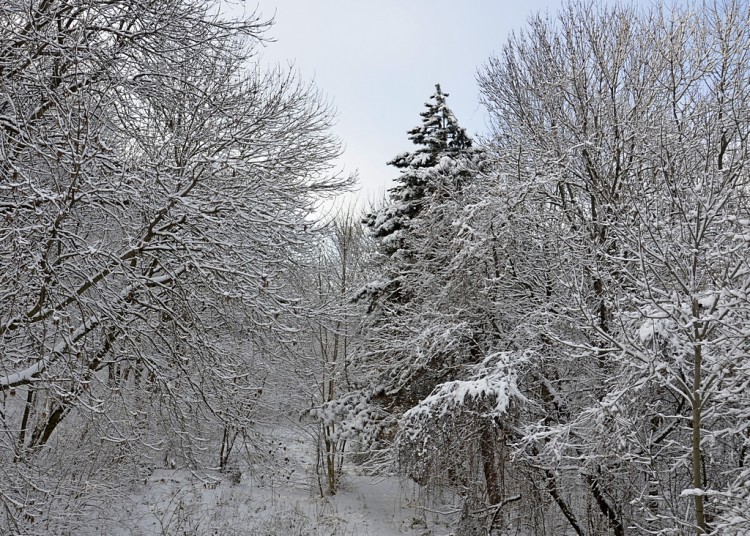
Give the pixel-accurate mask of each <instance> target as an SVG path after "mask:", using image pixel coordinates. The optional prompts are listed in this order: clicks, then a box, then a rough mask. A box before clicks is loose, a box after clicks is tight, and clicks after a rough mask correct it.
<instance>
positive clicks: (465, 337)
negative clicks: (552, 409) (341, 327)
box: [362, 92, 522, 534]
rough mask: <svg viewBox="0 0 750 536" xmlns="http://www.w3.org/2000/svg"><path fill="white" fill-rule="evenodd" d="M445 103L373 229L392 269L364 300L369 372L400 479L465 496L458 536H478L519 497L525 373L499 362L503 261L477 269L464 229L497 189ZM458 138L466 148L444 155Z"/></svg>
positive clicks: (510, 361)
mask: <svg viewBox="0 0 750 536" xmlns="http://www.w3.org/2000/svg"><path fill="white" fill-rule="evenodd" d="M435 99H436V100H437V101H438V102H439V103H440V105H439V106H430V105H428V110H427V112H425V113H423V118H424V125H425V126H424V127H423V128H416V129H413V130H412V131H410V134H411V135H412V139H413V141H419V142H423V143H425V145H423V146H420V147H419V149H418V150H417V151H415V152H414V153H410V154H407V155H405V156H402V157H400V158H399V159H396V162H410V163H411V167H409V168H407V169H406V170H405V171H402V174H401V176H400V177H399V180H400V181H401V183H402V184H400V185H399V186H397V187H396V188H395V189H394V191H393V193H394V198H395V200H394V201H392V202H391V203H389V204H386V206H385V207H383V208H382V209H381V210H380V211H379V212H377V213H376V214H375V215H373V216H372V217H371V218H370V219H369V220H368V224H370V225H371V227H372V228H373V231H374V234H375V236H376V237H377V238H378V239H379V241H380V244H381V248H382V251H383V253H384V255H383V257H384V259H383V263H382V264H383V266H384V269H383V274H382V275H381V278H382V279H381V280H380V281H379V282H377V283H376V284H373V285H371V286H370V287H369V288H366V289H365V290H369V291H371V292H373V293H374V294H375V298H376V299H375V303H374V305H373V311H372V312H371V314H370V318H369V319H368V321H367V324H366V325H367V329H366V333H365V341H366V344H365V348H366V353H365V355H364V356H363V359H362V361H363V363H364V365H365V367H369V369H370V375H371V378H372V384H371V389H372V391H374V392H375V400H376V402H377V403H378V404H379V407H380V408H381V409H386V410H387V411H388V413H389V415H390V418H391V419H392V422H393V423H396V422H397V421H399V420H400V421H401V422H400V424H398V426H396V425H395V424H391V425H386V430H384V433H383V435H384V436H386V437H389V436H390V435H392V434H393V433H396V437H395V443H394V446H395V447H396V449H395V453H396V455H397V461H398V467H399V470H400V471H401V472H402V473H403V474H404V475H406V476H408V477H410V478H412V479H414V480H415V481H417V482H418V483H419V484H420V485H422V486H423V489H425V490H427V491H429V492H430V493H431V494H432V495H433V496H435V497H436V496H437V495H438V494H440V493H442V492H447V493H457V494H459V495H460V496H461V497H462V499H461V502H462V507H461V508H462V509H463V510H464V515H463V518H462V520H461V523H460V528H461V530H463V531H465V533H467V534H468V533H471V532H472V531H474V530H478V529H477V527H478V526H480V525H484V524H490V525H499V524H500V518H501V516H500V515H499V512H500V510H501V509H502V507H503V506H504V505H505V504H507V502H508V499H509V498H511V497H515V496H514V495H510V494H509V493H508V491H509V490H510V487H508V488H507V489H506V488H505V487H504V486H503V484H502V482H501V480H502V478H503V477H502V469H501V466H502V464H503V463H504V461H505V460H506V459H507V451H505V453H504V454H503V450H504V446H503V440H502V437H501V436H502V432H501V430H500V423H499V420H498V419H499V418H500V417H501V416H502V415H505V414H506V412H507V411H508V410H509V408H510V407H511V406H512V399H513V398H514V397H515V396H516V395H517V391H516V389H515V386H514V381H513V373H512V371H511V370H512V368H513V367H514V366H516V365H519V363H515V362H514V361H515V360H514V358H512V357H509V355H508V354H507V353H503V352H501V351H500V348H502V347H503V346H502V345H501V340H502V339H503V334H504V330H505V326H504V325H503V324H504V319H503V318H502V314H501V315H499V316H498V314H497V313H498V311H497V308H496V307H495V304H494V303H493V302H492V292H493V291H492V288H491V287H492V281H493V280H494V279H495V277H496V274H497V271H498V269H499V267H498V263H499V262H500V259H499V257H498V254H499V252H498V251H495V254H494V255H493V254H491V253H489V251H488V250H487V249H482V251H483V252H484V253H488V255H487V256H484V257H483V258H478V257H477V256H476V255H475V247H476V242H477V241H478V239H476V237H474V236H473V230H472V229H471V228H470V227H469V226H468V225H467V226H463V225H461V224H460V223H458V222H461V221H468V219H470V216H468V215H469V214H471V213H472V211H473V207H475V206H476V204H477V203H478V202H480V201H481V199H482V197H483V196H484V195H485V194H486V192H487V189H488V188H491V187H492V186H491V185H492V184H493V183H495V182H496V181H493V180H492V178H491V176H490V175H487V174H485V173H484V172H485V171H486V170H485V169H484V168H485V167H486V166H485V165H484V154H483V152H482V151H481V150H479V149H475V148H474V147H472V145H471V143H470V142H469V141H468V138H466V137H465V134H464V133H463V130H462V129H460V127H458V126H457V125H456V124H455V121H454V120H451V121H442V122H439V121H436V120H434V117H433V114H436V113H439V115H440V117H443V116H445V117H449V118H452V117H453V115H452V114H451V113H450V112H449V111H448V110H447V109H446V108H445V106H444V103H443V99H442V98H441V96H440V93H439V92H438V94H437V95H436V96H435ZM441 110H445V111H443V112H441ZM436 124H437V125H440V126H445V127H447V128H445V129H444V130H440V129H435V128H434V125H436ZM425 132H427V133H429V135H427V134H425ZM453 133H457V134H456V135H455V139H456V140H460V141H459V142H458V143H455V144H452V143H446V142H445V140H446V139H448V140H450V139H454V138H453ZM425 140H428V141H425ZM430 140H432V141H430ZM434 140H437V141H434ZM436 147H437V148H440V150H439V151H438V150H436ZM414 192H418V195H417V194H415V193H414ZM394 215H395V216H394ZM394 222H397V225H396V224H394ZM489 232H491V231H489ZM488 244H489V242H483V245H488ZM492 247H493V245H489V249H492ZM514 355H515V354H514ZM519 360H522V358H521V357H520V356H519ZM519 366H520V365H519ZM402 415H403V418H402ZM440 431H442V432H440Z"/></svg>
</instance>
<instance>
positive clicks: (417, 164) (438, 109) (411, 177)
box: [364, 84, 475, 254]
mask: <svg viewBox="0 0 750 536" xmlns="http://www.w3.org/2000/svg"><path fill="white" fill-rule="evenodd" d="M447 97H448V94H447V93H443V91H442V90H441V89H440V84H436V85H435V93H434V94H433V95H432V96H431V97H430V100H429V101H428V102H427V103H426V104H425V107H426V109H425V110H424V111H422V112H421V113H420V115H421V116H422V123H421V124H420V125H419V126H417V127H414V128H412V129H411V130H409V131H408V137H409V139H410V140H411V141H412V142H413V143H414V144H415V145H417V149H415V150H414V151H411V152H405V153H401V154H399V155H398V156H396V157H395V158H394V159H393V160H391V161H390V162H388V164H389V165H391V166H394V167H395V168H397V169H399V170H400V174H399V176H398V177H397V178H396V186H394V187H393V188H392V189H391V190H390V192H389V203H387V204H386V205H385V206H383V207H381V208H380V209H379V210H378V211H375V212H374V213H372V214H369V215H368V216H367V217H366V218H365V220H364V222H365V224H366V225H367V226H368V227H369V228H370V230H371V231H372V233H373V235H374V236H375V237H376V238H379V239H381V240H382V243H381V244H382V245H383V247H384V249H385V250H386V251H387V252H388V253H389V254H392V253H394V252H395V251H397V250H398V249H400V248H401V246H402V245H403V244H402V243H403V236H402V235H403V232H402V231H403V230H404V229H406V228H407V227H408V226H409V225H408V222H409V220H411V219H413V218H414V217H416V216H417V215H418V214H419V213H420V211H421V210H422V208H423V206H424V203H425V199H426V198H427V197H428V196H429V195H430V194H431V193H432V192H433V191H434V190H435V184H434V183H436V182H437V181H438V180H439V181H444V180H445V175H446V174H447V173H446V170H447V169H449V168H450V169H453V168H455V170H454V171H455V172H456V173H458V172H462V169H460V166H446V164H445V160H446V159H449V160H458V159H460V158H462V157H464V156H470V155H471V154H473V153H474V152H475V151H474V149H473V147H472V141H471V138H469V136H468V135H467V134H466V131H465V130H464V129H463V128H462V127H460V126H459V124H458V120H457V119H456V116H455V115H454V114H453V112H452V111H451V109H450V108H448V106H447V104H446V98H447ZM454 182H456V183H458V182H460V181H459V179H458V178H456V180H455V181H454Z"/></svg>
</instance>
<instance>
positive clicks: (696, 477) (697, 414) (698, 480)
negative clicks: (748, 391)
mask: <svg viewBox="0 0 750 536" xmlns="http://www.w3.org/2000/svg"><path fill="white" fill-rule="evenodd" d="M692 305H693V317H694V318H697V317H698V313H699V307H700V305H699V304H698V300H696V299H693V304H692ZM693 329H694V334H695V340H696V342H695V345H694V347H693V358H694V363H693V367H694V368H693V393H692V396H691V397H690V401H691V403H692V409H693V419H692V427H693V444H692V447H693V488H695V490H703V475H702V474H701V467H702V466H703V463H702V461H703V460H702V453H701V404H702V400H701V381H702V380H701V367H702V366H703V363H702V361H703V348H702V346H701V343H700V340H701V326H700V325H699V323H698V322H697V321H696V322H695V325H694V328H693ZM693 500H694V503H695V526H696V527H695V533H696V534H697V535H700V534H706V533H707V532H708V527H707V526H706V517H705V514H704V511H703V495H702V494H700V493H696V494H694V495H693Z"/></svg>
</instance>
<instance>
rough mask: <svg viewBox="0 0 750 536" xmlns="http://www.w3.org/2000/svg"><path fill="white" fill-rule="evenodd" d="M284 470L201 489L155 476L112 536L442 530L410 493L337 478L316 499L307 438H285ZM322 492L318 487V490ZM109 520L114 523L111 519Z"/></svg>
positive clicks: (391, 535) (350, 474)
mask: <svg viewBox="0 0 750 536" xmlns="http://www.w3.org/2000/svg"><path fill="white" fill-rule="evenodd" d="M276 444H277V449H278V450H279V454H280V456H281V460H282V461H283V464H281V467H280V468H277V469H276V470H275V471H272V472H260V471H252V470H250V469H249V468H248V470H246V471H241V472H240V471H237V472H235V473H230V474H229V475H226V474H224V475H218V473H217V478H220V480H219V482H218V484H216V485H215V486H214V485H208V486H207V485H205V484H204V483H203V482H201V481H200V480H199V479H198V478H197V477H195V476H194V475H192V474H191V473H190V472H189V471H187V470H181V469H158V470H156V471H154V472H153V474H152V475H151V476H150V477H149V478H148V480H147V481H145V482H144V483H143V484H141V485H139V486H138V487H137V488H136V489H135V490H134V491H133V493H132V497H131V498H132V502H131V503H130V505H129V506H128V507H127V508H128V511H127V512H120V513H119V515H118V517H120V518H122V519H127V520H128V521H127V522H124V524H123V525H121V527H122V528H121V529H120V531H119V532H118V533H117V535H116V536H136V535H137V536H141V535H144V536H151V535H159V536H162V535H179V536H240V535H243V536H245V535H247V536H276V535H279V536H396V535H399V536H403V535H407V536H408V535H411V536H442V535H447V534H450V528H449V526H448V524H447V523H445V522H440V521H438V520H437V519H436V516H435V515H431V514H428V515H425V512H424V510H423V509H421V508H418V507H417V504H418V496H417V494H418V492H417V491H416V490H415V488H414V487H413V486H409V485H406V484H402V483H401V482H400V481H399V480H397V479H395V478H391V477H385V478H384V477H371V476H366V475H362V474H357V469H356V466H353V465H352V466H349V467H347V468H346V470H345V471H344V474H343V475H342V479H341V485H340V488H339V489H338V491H337V493H336V495H333V496H332V495H326V494H324V496H323V497H321V493H320V485H319V483H318V479H317V476H316V471H315V456H314V452H313V454H312V455H311V454H310V451H311V450H312V447H311V441H310V439H309V437H305V436H302V435H300V434H296V436H295V435H294V434H284V437H281V438H280V439H279V440H278V442H277V443H276ZM322 485H323V488H325V483H324V482H322ZM110 514H112V515H117V514H115V513H114V512H111V513H110Z"/></svg>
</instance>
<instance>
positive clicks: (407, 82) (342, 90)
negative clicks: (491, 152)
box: [245, 0, 560, 200]
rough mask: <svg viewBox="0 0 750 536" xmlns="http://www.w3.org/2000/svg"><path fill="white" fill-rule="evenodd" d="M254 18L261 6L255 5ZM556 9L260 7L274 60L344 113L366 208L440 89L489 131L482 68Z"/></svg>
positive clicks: (424, 0) (342, 126)
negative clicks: (268, 20) (534, 20)
mask: <svg viewBox="0 0 750 536" xmlns="http://www.w3.org/2000/svg"><path fill="white" fill-rule="evenodd" d="M245 5H246V6H247V9H250V10H252V8H253V4H252V3H251V2H247V3H246V4H245ZM559 5H560V1H559V0H558V1H550V0H525V1H502V0H466V1H463V2H458V1H457V0H370V1H362V0H260V1H259V4H258V9H259V12H260V13H261V14H262V15H263V16H264V17H272V16H273V17H275V25H274V26H273V27H272V28H271V30H270V36H271V37H273V38H274V39H275V40H276V42H275V43H271V44H269V45H268V47H267V48H266V50H265V52H264V59H265V61H268V62H271V63H281V64H282V65H287V64H288V63H289V62H294V65H295V67H296V69H297V70H298V71H299V73H300V75H301V76H302V77H303V79H305V80H314V81H315V84H316V86H317V87H318V88H319V89H320V90H321V91H322V92H323V94H324V95H325V96H326V97H327V98H328V99H329V100H330V101H331V102H332V103H333V104H334V106H335V107H336V109H337V111H338V123H337V125H336V127H335V130H334V132H335V134H336V135H337V136H339V137H340V138H341V140H342V141H343V142H344V144H345V152H344V155H343V157H342V159H341V165H343V166H344V167H345V169H346V170H347V171H355V170H359V176H360V180H361V191H360V193H359V194H358V197H359V198H360V199H363V200H367V199H372V198H375V197H377V196H378V195H380V194H381V193H382V192H384V191H385V189H386V188H387V187H389V186H391V185H392V183H391V181H392V179H393V178H394V177H395V176H396V175H397V172H396V170H395V169H393V168H391V167H389V166H387V165H386V162H387V161H388V160H390V159H391V158H393V157H394V156H396V155H397V154H399V153H402V152H404V151H408V150H411V149H412V147H413V146H412V145H411V142H410V141H409V140H408V139H407V137H406V131H407V130H408V129H410V128H411V127H413V126H416V125H418V124H419V123H420V116H419V113H420V112H421V111H422V110H423V108H424V103H425V102H426V101H427V100H428V98H429V97H430V95H431V94H432V93H433V92H434V89H435V84H436V83H440V84H441V86H442V89H443V91H445V92H447V93H448V94H449V95H450V97H449V98H448V105H449V107H450V108H451V109H452V110H453V111H454V113H455V114H456V116H457V117H458V120H459V122H460V123H461V125H462V126H464V127H465V128H466V129H467V131H468V132H469V133H470V134H475V133H478V132H483V131H484V130H485V125H486V117H485V114H484V110H483V109H482V107H481V106H480V104H479V91H478V89H477V84H476V73H477V69H479V68H481V66H482V65H483V64H484V63H485V62H486V61H487V59H488V58H489V57H490V55H492V54H493V53H494V52H498V51H499V50H500V49H501V47H502V45H503V43H504V42H505V40H506V39H507V37H508V36H509V34H510V32H511V31H513V30H518V29H521V28H523V27H524V26H525V25H526V21H527V19H528V17H529V15H530V14H531V13H533V12H536V11H540V10H541V11H546V10H549V11H550V12H552V13H554V12H555V11H556V10H557V8H558V6H559Z"/></svg>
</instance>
